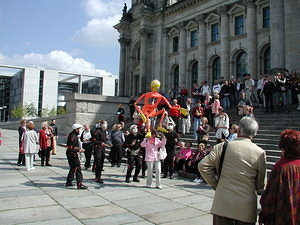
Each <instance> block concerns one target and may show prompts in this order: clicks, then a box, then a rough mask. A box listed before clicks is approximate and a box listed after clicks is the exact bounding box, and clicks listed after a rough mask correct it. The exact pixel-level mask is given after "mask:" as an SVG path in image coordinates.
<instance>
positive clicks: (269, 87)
mask: <svg viewBox="0 0 300 225" xmlns="http://www.w3.org/2000/svg"><path fill="white" fill-rule="evenodd" d="M275 89H276V88H275V84H274V83H273V82H272V78H271V77H270V76H269V77H268V80H267V82H266V83H265V85H264V86H263V94H264V96H265V101H266V112H269V111H270V110H271V112H273V93H274V92H275Z"/></svg>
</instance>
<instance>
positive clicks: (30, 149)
mask: <svg viewBox="0 0 300 225" xmlns="http://www.w3.org/2000/svg"><path fill="white" fill-rule="evenodd" d="M27 128H28V130H27V131H26V132H25V134H24V153H25V164H26V169H27V171H29V170H32V169H35V168H34V167H33V158H34V154H36V153H37V144H38V140H39V139H38V135H37V133H36V131H35V130H34V123H33V122H29V123H28V125H27Z"/></svg>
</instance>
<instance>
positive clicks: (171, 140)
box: [163, 125, 179, 179]
mask: <svg viewBox="0 0 300 225" xmlns="http://www.w3.org/2000/svg"><path fill="white" fill-rule="evenodd" d="M168 130H169V133H166V134H165V136H166V139H167V142H166V150H167V157H166V158H165V160H164V176H163V178H167V176H168V172H169V175H170V179H173V178H174V177H173V173H174V166H173V158H174V155H175V145H176V144H177V142H178V138H179V135H178V133H176V132H175V131H174V125H168Z"/></svg>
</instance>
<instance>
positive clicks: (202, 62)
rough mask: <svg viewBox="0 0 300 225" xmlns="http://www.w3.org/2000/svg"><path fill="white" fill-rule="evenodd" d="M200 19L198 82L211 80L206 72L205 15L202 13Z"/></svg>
mask: <svg viewBox="0 0 300 225" xmlns="http://www.w3.org/2000/svg"><path fill="white" fill-rule="evenodd" d="M197 19H198V20H199V34H198V35H199V46H198V48H199V73H198V82H201V81H204V80H209V79H208V75H207V73H206V58H207V52H206V42H207V40H206V24H205V21H204V15H203V14H202V15H200V16H199V17H198V18H197Z"/></svg>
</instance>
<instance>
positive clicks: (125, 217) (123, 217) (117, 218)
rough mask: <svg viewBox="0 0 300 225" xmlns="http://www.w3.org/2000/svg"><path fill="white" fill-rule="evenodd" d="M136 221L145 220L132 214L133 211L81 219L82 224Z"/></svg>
mask: <svg viewBox="0 0 300 225" xmlns="http://www.w3.org/2000/svg"><path fill="white" fill-rule="evenodd" d="M137 221H139V222H142V224H145V223H144V222H145V221H144V220H143V219H142V218H141V217H139V216H137V215H134V214H133V213H123V214H117V215H114V216H113V217H111V216H105V217H102V218H98V219H88V220H83V222H84V224H87V225H98V224H105V225H115V224H124V223H130V224H132V223H133V222H137Z"/></svg>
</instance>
